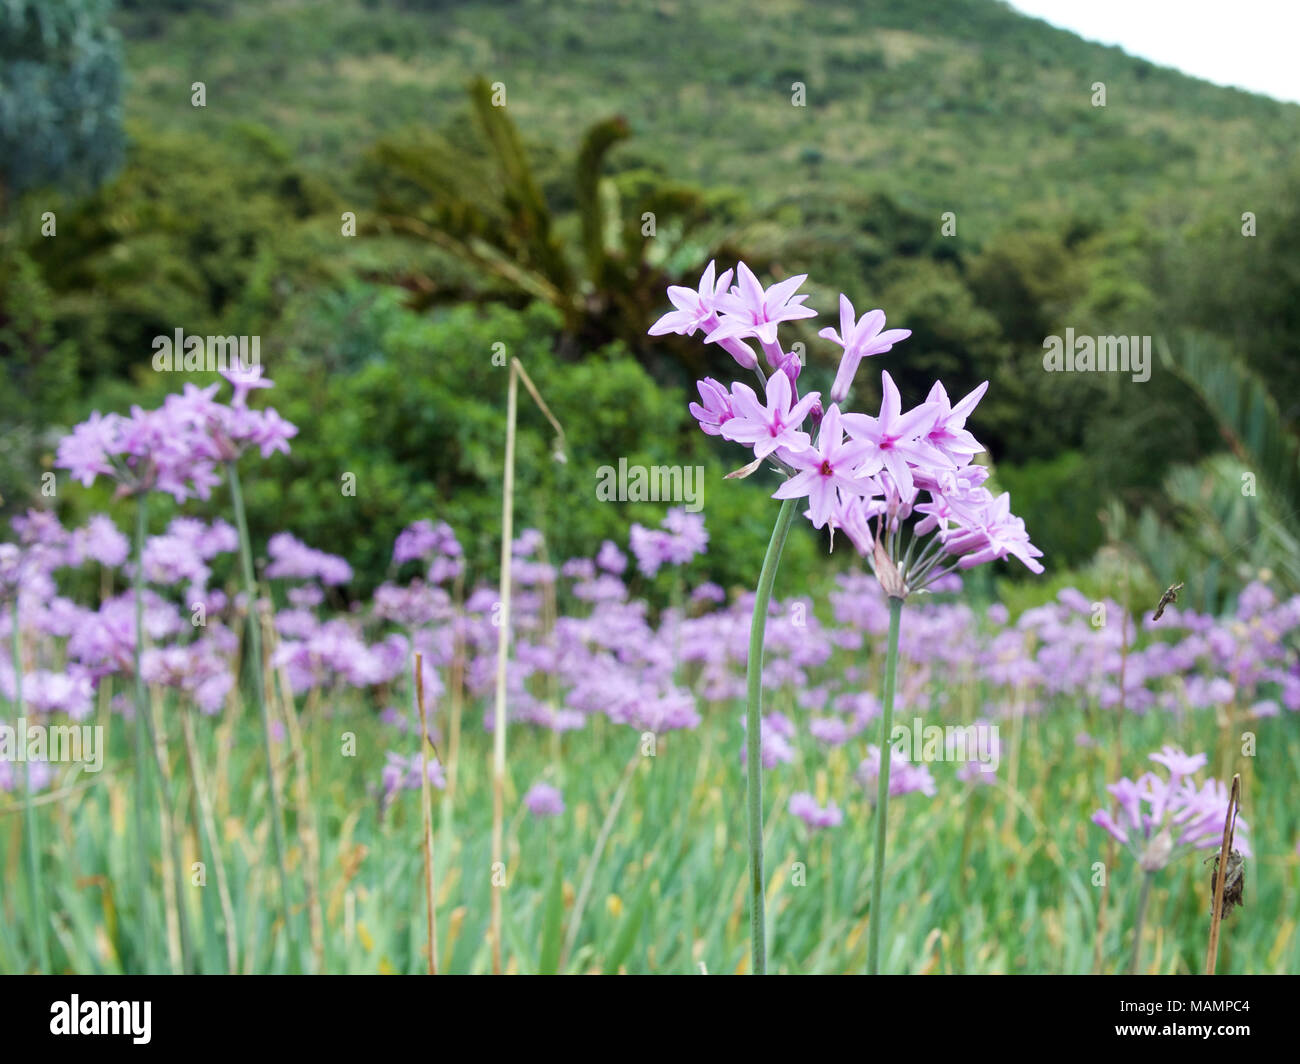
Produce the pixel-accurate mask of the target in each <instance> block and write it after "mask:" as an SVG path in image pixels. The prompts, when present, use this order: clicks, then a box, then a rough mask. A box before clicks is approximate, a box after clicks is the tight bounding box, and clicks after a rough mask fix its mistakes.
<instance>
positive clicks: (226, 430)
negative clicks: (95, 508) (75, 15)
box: [55, 365, 298, 502]
mask: <svg viewBox="0 0 1300 1064" xmlns="http://www.w3.org/2000/svg"><path fill="white" fill-rule="evenodd" d="M223 376H225V377H226V379H227V380H228V381H230V383H231V385H232V387H233V389H234V396H233V398H232V400H231V402H230V404H229V405H226V404H223V403H220V402H218V401H217V399H216V394H217V390H218V388H219V387H220V385H219V384H210V385H208V386H207V387H206V388H200V387H198V386H197V385H194V384H189V383H187V384H186V385H185V387H184V390H183V391H182V392H180V393H179V394H177V393H173V394H171V395H169V396H167V398H166V399H165V400H164V401H163V405H162V406H160V407H159V408H158V409H156V410H143V409H141V408H140V407H138V406H133V407H132V408H131V413H130V416H123V415H121V414H101V413H100V412H99V411H95V412H94V413H92V414H91V415H90V417H89V418H88V419H87V420H85V421H83V422H82V423H81V424H79V425H77V426H76V427H75V428H74V429H73V430H72V432H70V433H69V434H68V435H67V436H65V437H64V438H63V439H62V440H61V441H60V442H59V447H58V453H57V455H56V456H55V465H56V466H58V467H59V468H60V469H66V470H68V471H69V473H70V474H71V476H72V479H73V480H76V481H79V482H80V483H81V484H82V485H83V486H85V487H89V486H90V485H91V484H92V483H94V481H95V478H96V477H99V476H104V477H109V478H110V479H113V480H115V481H117V484H118V491H119V493H120V494H123V495H137V494H140V493H142V492H148V491H161V492H165V493H167V494H169V495H171V496H172V497H173V498H174V499H175V500H176V501H177V502H184V501H185V500H186V499H188V498H190V497H191V496H197V497H198V498H200V499H206V498H208V497H209V495H210V494H211V492H212V489H213V488H214V487H215V486H216V485H217V484H218V483H220V480H221V478H220V476H219V475H218V474H217V472H216V468H215V467H216V465H217V464H218V463H220V462H225V461H233V460H234V459H237V458H238V457H239V455H240V454H241V453H243V451H244V450H245V449H246V448H247V447H250V446H254V447H257V448H258V449H259V450H260V451H261V453H262V457H263V458H269V457H270V456H271V455H272V454H273V453H274V452H276V451H282V452H284V453H286V454H287V453H288V451H289V440H290V439H292V438H293V437H294V436H296V435H297V433H298V430H297V428H296V427H295V426H293V425H291V424H290V423H289V422H287V421H285V420H284V419H283V418H282V417H280V415H279V414H278V413H276V411H275V410H274V409H271V408H269V407H268V408H267V409H265V410H254V409H253V408H251V407H250V406H248V403H247V397H248V392H249V391H250V390H252V389H258V388H269V387H271V382H270V381H269V380H265V379H263V377H262V367H261V366H260V365H259V366H254V367H252V368H250V369H240V370H230V371H226V372H224V373H223Z"/></svg>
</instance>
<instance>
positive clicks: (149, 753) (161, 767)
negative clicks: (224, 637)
mask: <svg viewBox="0 0 1300 1064" xmlns="http://www.w3.org/2000/svg"><path fill="white" fill-rule="evenodd" d="M146 498H147V496H146V495H145V494H144V493H143V492H142V493H141V494H140V499H139V503H138V505H137V507H136V518H135V581H134V588H135V712H136V729H135V734H136V746H135V752H136V758H137V760H138V761H139V764H140V773H139V775H137V788H138V789H137V792H136V801H137V818H138V819H137V822H136V823H137V828H138V829H140V830H139V833H140V853H141V857H142V858H145V859H147V856H148V853H147V848H146V845H145V835H144V832H143V829H142V825H143V817H144V806H145V803H146V801H147V798H148V785H147V783H146V782H145V779H144V775H143V774H144V772H146V771H147V767H146V766H147V765H148V762H149V758H150V757H152V758H153V768H154V771H155V772H157V773H158V793H159V794H160V795H161V797H162V806H161V809H160V811H159V815H160V817H161V819H162V829H161V839H162V843H163V847H164V849H170V851H171V863H172V890H173V891H174V892H175V895H176V897H175V905H174V907H173V906H172V903H171V902H170V901H167V900H166V899H167V893H166V890H164V892H163V894H164V901H165V904H166V905H167V906H168V913H169V916H168V919H169V921H170V919H171V916H172V915H174V916H175V927H176V930H177V937H178V938H179V940H180V970H181V971H182V972H184V973H187V974H188V973H189V972H191V971H193V970H194V966H193V958H194V952H193V948H192V944H191V941H190V925H189V917H188V914H187V913H186V906H185V880H184V872H183V866H182V865H181V828H180V822H179V820H178V818H177V817H176V815H175V810H174V805H173V802H172V787H171V776H170V772H169V771H168V767H167V758H166V747H165V742H166V739H165V735H164V737H163V740H162V742H161V743H160V741H159V733H158V732H157V731H155V730H154V726H153V725H154V721H153V707H152V706H151V705H150V704H149V695H148V692H147V691H146V690H145V683H144V671H143V669H142V668H141V664H140V663H141V661H142V660H143V658H144V541H145V535H146V529H147V514H146V510H145V499H146ZM142 725H143V727H142ZM164 863H165V862H164ZM141 867H142V868H143V869H147V868H148V865H147V863H145V864H142V866H141ZM142 874H143V875H145V876H146V877H147V875H148V873H147V871H145V872H142ZM146 882H147V880H146ZM144 900H145V898H144V894H143V891H142V893H141V902H144ZM173 908H174V913H173ZM172 963H173V967H175V964H176V959H175V955H173V962H172Z"/></svg>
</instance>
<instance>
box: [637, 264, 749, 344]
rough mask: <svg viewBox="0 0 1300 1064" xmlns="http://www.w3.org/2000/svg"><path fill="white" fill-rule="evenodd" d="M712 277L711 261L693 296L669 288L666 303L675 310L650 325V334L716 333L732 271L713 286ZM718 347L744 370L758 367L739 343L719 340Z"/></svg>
mask: <svg viewBox="0 0 1300 1064" xmlns="http://www.w3.org/2000/svg"><path fill="white" fill-rule="evenodd" d="M713 274H714V264H713V262H712V261H710V262H709V264H708V266H706V267H705V268H704V273H703V275H702V276H701V277H700V286H699V289H698V291H695V292H692V291H691V290H690V289H689V288H683V287H682V286H680V285H670V286H669V288H668V299H669V301H670V302H671V303H672V305H673V306H674V307H676V308H677V309H676V310H671V311H669V312H668V313H667V314H665V315H664V316H663V317H662V318H660V319H659V320H658V321H656V322H655V323H654V324H653V325H651V326H650V329H649V334H650V335H651V336H662V335H663V334H664V333H670V332H671V333H677V334H678V335H680V336H690V335H691V334H693V333H695V332H696V331H697V330H699V329H703V330H704V332H705V333H706V334H711V333H712V332H713V331H714V330H716V329H717V328H718V326H719V324H720V321H719V318H718V304H719V301H720V300H721V299H722V298H723V297H724V296H725V295H726V293H727V285H728V284H729V283H730V281H731V271H730V270H724V271H723V274H722V276H721V277H719V278H718V279H717V282H716V283H715V282H714V279H713ZM721 346H722V347H723V349H724V350H725V351H727V353H728V354H730V355H731V357H732V358H734V359H735V360H736V361H737V362H738V363H739V364H740V365H741V366H742V367H744V368H745V369H753V368H754V367H755V366H757V365H758V358H757V357H756V356H755V355H754V352H753V350H751V349H750V347H749V346H748V345H747V344H745V343H744V342H743V341H742V340H739V339H735V338H731V337H726V338H722V339H721Z"/></svg>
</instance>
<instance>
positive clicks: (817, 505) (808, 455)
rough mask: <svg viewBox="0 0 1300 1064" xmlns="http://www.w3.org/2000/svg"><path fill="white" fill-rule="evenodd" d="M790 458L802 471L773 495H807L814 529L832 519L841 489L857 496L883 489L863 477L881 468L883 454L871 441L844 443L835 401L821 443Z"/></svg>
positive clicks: (826, 418) (793, 497) (782, 496)
mask: <svg viewBox="0 0 1300 1064" xmlns="http://www.w3.org/2000/svg"><path fill="white" fill-rule="evenodd" d="M790 459H791V464H792V465H793V466H794V467H795V469H797V470H799V472H797V473H796V474H795V475H794V476H792V477H791V478H790V479H789V480H787V481H786V482H785V483H784V484H782V485H781V486H780V487H779V488H777V489H776V491H775V492H773V493H772V498H774V499H801V498H803V497H804V496H807V497H808V516H809V518H810V519H811V521H812V523H813V527H814V528H821V527H822V526H823V525H825V524H826V523H827V522H828V521H829V520H830V519H831V513H832V509H833V507H834V505H835V502H836V492H837V490H840V491H845V492H848V493H849V494H853V495H870V494H874V493H875V492H876V491H877V490H879V489H878V487H877V485H876V484H875V482H874V481H872V480H869V479H863V478H864V477H865V476H866V475H867V474H871V473H874V472H876V471H877V470H878V469H879V468H880V459H879V457H878V456H877V455H876V454H874V453H873V448H872V446H871V445H870V444H867V443H862V442H857V443H845V442H844V430H843V429H842V428H841V427H840V410H839V407H837V406H836V405H835V404H834V403H832V404H831V405H830V407H829V408H827V410H826V416H825V418H823V420H822V427H821V434H820V436H819V437H818V440H817V445H816V446H815V447H810V448H808V449H807V450H805V451H799V452H796V453H794V454H792V455H791V456H790ZM864 463H865V464H864Z"/></svg>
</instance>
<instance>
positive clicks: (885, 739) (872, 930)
mask: <svg viewBox="0 0 1300 1064" xmlns="http://www.w3.org/2000/svg"><path fill="white" fill-rule="evenodd" d="M902 614H903V600H902V599H901V598H892V597H891V598H890V600H889V650H888V652H887V654H886V657H885V698H884V709H883V715H882V717H881V721H880V724H881V731H880V772H879V773H878V775H877V781H876V852H875V856H874V858H873V861H872V873H871V919H870V922H869V923H868V925H867V929H868V937H867V971H868V972H869V973H870V974H871V975H879V974H880V925H881V924H882V923H883V922H884V913H883V912H882V911H881V907H880V897H881V894H882V893H883V888H884V885H885V829H886V827H887V825H888V817H889V755H890V752H891V747H890V744H889V736H890V732H891V731H892V730H893V727H894V685H895V681H896V680H897V676H898V628H899V622H900V620H901V618H902Z"/></svg>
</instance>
